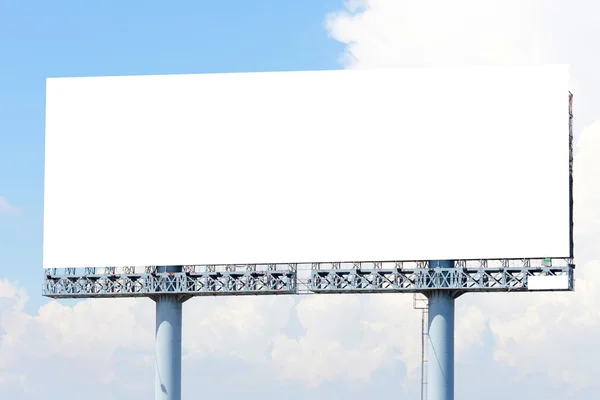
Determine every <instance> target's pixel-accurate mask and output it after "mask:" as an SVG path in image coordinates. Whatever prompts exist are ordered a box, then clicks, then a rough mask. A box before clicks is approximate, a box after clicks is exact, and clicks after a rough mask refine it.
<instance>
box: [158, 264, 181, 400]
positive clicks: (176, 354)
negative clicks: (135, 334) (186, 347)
mask: <svg viewBox="0 0 600 400" xmlns="http://www.w3.org/2000/svg"><path fill="white" fill-rule="evenodd" d="M157 272H159V273H160V272H181V267H159V268H158V271H157ZM163 290H167V289H166V288H163ZM153 300H154V301H155V302H156V359H155V363H156V366H155V377H154V380H155V387H154V399H155V400H181V322H182V305H183V301H185V299H184V298H183V297H182V296H181V295H177V294H161V295H158V296H156V297H154V299H153Z"/></svg>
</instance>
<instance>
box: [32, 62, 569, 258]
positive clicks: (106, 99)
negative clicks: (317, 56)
mask: <svg viewBox="0 0 600 400" xmlns="http://www.w3.org/2000/svg"><path fill="white" fill-rule="evenodd" d="M569 155H570V154H569V110H568V70H567V67H565V66H543V67H518V68H517V67H503V68H501V67H480V68H464V69H458V68H453V69H374V70H341V71H311V72H277V73H240V74H199V75H165V76H131V77H93V78H55V79H48V80H47V120H46V160H45V162H46V164H45V199H44V200H45V204H44V261H43V265H44V267H45V268H72V267H101V266H146V265H201V264H254V263H302V262H344V261H393V260H429V259H434V260H435V259H476V258H482V259H484V258H536V257H569V256H570V231H571V229H570V223H571V221H570V190H569V164H568V163H569Z"/></svg>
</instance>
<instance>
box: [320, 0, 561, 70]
mask: <svg viewBox="0 0 600 400" xmlns="http://www.w3.org/2000/svg"><path fill="white" fill-rule="evenodd" d="M539 4H540V1H538V0H490V1H481V0H458V1H453V2H448V1H443V0H432V1H418V0H404V1H399V0H395V1H390V0H363V1H352V2H349V3H347V7H346V10H343V11H338V12H334V13H331V14H330V15H329V16H328V18H327V21H326V27H327V29H328V31H329V34H330V35H331V37H333V38H334V39H336V40H338V41H340V42H342V43H345V44H346V45H347V46H346V51H345V53H344V56H343V62H344V64H345V65H346V66H347V67H350V68H365V67H373V66H376V67H381V66H423V65H446V64H455V65H456V64H504V63H512V62H517V63H540V62H542V60H544V56H545V52H546V51H547V50H546V49H547V48H548V47H549V37H548V35H546V34H545V32H546V31H545V30H542V29H540V24H541V23H540V21H539V19H540V15H539V12H538V11H539V9H540V8H539Z"/></svg>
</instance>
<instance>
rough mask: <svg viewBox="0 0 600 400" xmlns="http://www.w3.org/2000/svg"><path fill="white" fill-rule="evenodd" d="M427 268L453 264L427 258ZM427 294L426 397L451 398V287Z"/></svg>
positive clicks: (454, 294) (432, 399)
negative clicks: (428, 260)
mask: <svg viewBox="0 0 600 400" xmlns="http://www.w3.org/2000/svg"><path fill="white" fill-rule="evenodd" d="M429 268H432V269H435V268H454V261H448V260H443V261H430V262H429ZM425 294H426V296H427V298H428V302H427V303H428V329H427V337H428V340H427V400H454V300H455V299H456V298H457V297H458V296H459V295H460V294H461V293H460V292H459V291H456V290H452V289H450V288H448V289H446V290H444V289H442V290H433V291H430V292H427V293H425Z"/></svg>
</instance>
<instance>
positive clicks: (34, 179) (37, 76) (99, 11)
mask: <svg viewBox="0 0 600 400" xmlns="http://www.w3.org/2000/svg"><path fill="white" fill-rule="evenodd" d="M341 5H342V2H341V1H339V0H303V1H274V0H262V1H247V0H246V1H243V0H240V1H230V0H229V1H217V2H207V1H174V2H163V1H126V2H123V1H102V2H81V1H51V2H46V1H33V2H31V1H27V2H25V1H6V0H4V1H0V60H1V62H0V195H1V196H4V197H5V198H6V199H7V200H8V201H9V202H10V203H11V204H12V205H14V206H15V207H18V208H20V209H21V213H20V215H19V216H6V215H5V216H1V217H0V277H4V278H7V279H9V280H12V281H19V283H20V284H21V285H22V286H23V287H24V288H26V289H27V291H28V293H29V294H30V297H31V302H29V303H28V307H31V309H33V308H35V307H39V305H40V304H41V303H42V302H44V301H45V300H44V299H43V298H42V297H41V296H39V295H38V294H39V293H40V292H41V283H42V268H41V262H42V253H41V248H42V247H41V244H42V207H43V162H44V115H45V79H46V78H48V77H67V76H98V75H140V74H185V73H205V72H246V71H248V72H250V71H277V70H310V69H338V68H341V65H340V63H339V62H338V59H339V56H340V54H341V52H342V50H343V45H342V44H340V43H339V42H336V41H335V40H333V39H331V38H329V37H328V34H327V31H326V30H325V28H324V26H323V23H324V19H325V15H326V14H327V13H328V12H331V11H333V10H335V9H339V8H340V7H341Z"/></svg>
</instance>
